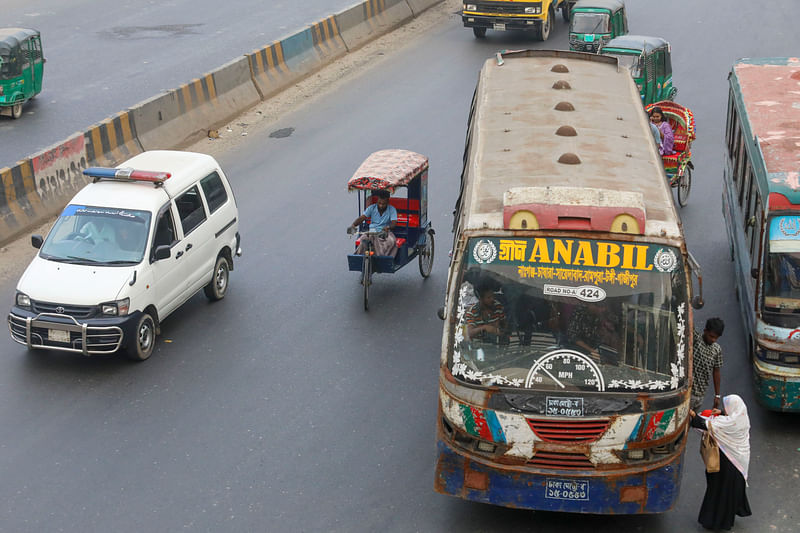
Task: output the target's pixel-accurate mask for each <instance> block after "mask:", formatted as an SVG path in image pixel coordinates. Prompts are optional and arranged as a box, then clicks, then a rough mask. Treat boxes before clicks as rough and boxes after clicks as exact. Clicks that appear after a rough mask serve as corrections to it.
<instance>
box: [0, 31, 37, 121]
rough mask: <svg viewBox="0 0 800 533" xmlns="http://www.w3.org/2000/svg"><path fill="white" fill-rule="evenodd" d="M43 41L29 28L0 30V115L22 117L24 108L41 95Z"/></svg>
mask: <svg viewBox="0 0 800 533" xmlns="http://www.w3.org/2000/svg"><path fill="white" fill-rule="evenodd" d="M44 62H45V59H44V56H43V55H42V38H41V36H40V35H39V32H38V31H36V30H31V29H27V28H0V114H6V115H11V117H13V118H19V117H21V116H22V105H23V104H24V103H25V102H27V101H28V100H30V99H31V98H33V97H34V96H36V95H37V94H39V93H40V92H42V73H43V72H44Z"/></svg>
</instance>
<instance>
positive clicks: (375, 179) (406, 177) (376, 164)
mask: <svg viewBox="0 0 800 533" xmlns="http://www.w3.org/2000/svg"><path fill="white" fill-rule="evenodd" d="M427 168H428V158H427V157H425V156H424V155H421V154H418V153H416V152H411V151H409V150H399V149H392V150H379V151H377V152H374V153H372V154H370V155H369V157H367V158H366V159H365V160H364V162H363V163H361V166H360V167H358V170H356V172H355V174H353V177H352V178H350V181H348V182H347V190H348V191H352V190H355V189H362V190H363V189H367V190H378V189H388V190H389V191H392V192H393V191H394V189H395V188H397V187H405V186H406V185H408V184H409V182H410V181H411V180H412V179H414V178H415V177H416V176H418V175H419V174H420V173H421V172H423V171H425V170H426V169H427Z"/></svg>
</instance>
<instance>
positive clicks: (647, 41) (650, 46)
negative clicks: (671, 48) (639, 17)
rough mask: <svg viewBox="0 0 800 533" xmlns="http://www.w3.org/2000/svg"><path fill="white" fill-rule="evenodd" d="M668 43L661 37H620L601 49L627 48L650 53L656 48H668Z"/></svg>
mask: <svg viewBox="0 0 800 533" xmlns="http://www.w3.org/2000/svg"><path fill="white" fill-rule="evenodd" d="M668 45H669V43H668V42H667V41H665V40H664V39H662V38H661V37H649V36H647V35H620V36H619V37H614V38H613V39H611V40H610V41H608V42H607V43H606V44H605V45H604V46H603V48H628V49H630V50H642V51H644V52H652V51H653V50H656V49H658V48H663V47H665V46H668Z"/></svg>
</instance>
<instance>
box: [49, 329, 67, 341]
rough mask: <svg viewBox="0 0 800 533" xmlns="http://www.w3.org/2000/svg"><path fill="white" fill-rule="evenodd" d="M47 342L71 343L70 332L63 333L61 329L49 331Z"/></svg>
mask: <svg viewBox="0 0 800 533" xmlns="http://www.w3.org/2000/svg"><path fill="white" fill-rule="evenodd" d="M47 340H49V341H53V342H69V331H61V330H60V329H48V330H47Z"/></svg>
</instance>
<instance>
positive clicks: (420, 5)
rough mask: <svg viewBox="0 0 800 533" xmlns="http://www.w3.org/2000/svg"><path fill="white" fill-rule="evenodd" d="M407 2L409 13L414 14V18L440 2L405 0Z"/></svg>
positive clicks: (435, 0) (438, 0) (436, 0)
mask: <svg viewBox="0 0 800 533" xmlns="http://www.w3.org/2000/svg"><path fill="white" fill-rule="evenodd" d="M406 1H407V2H408V7H410V8H411V11H413V12H414V16H415V17H418V16H419V15H420V13H422V12H423V11H425V10H426V9H429V8H431V7H433V6H435V5H436V4H438V3H439V2H441V1H442V0H406Z"/></svg>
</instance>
